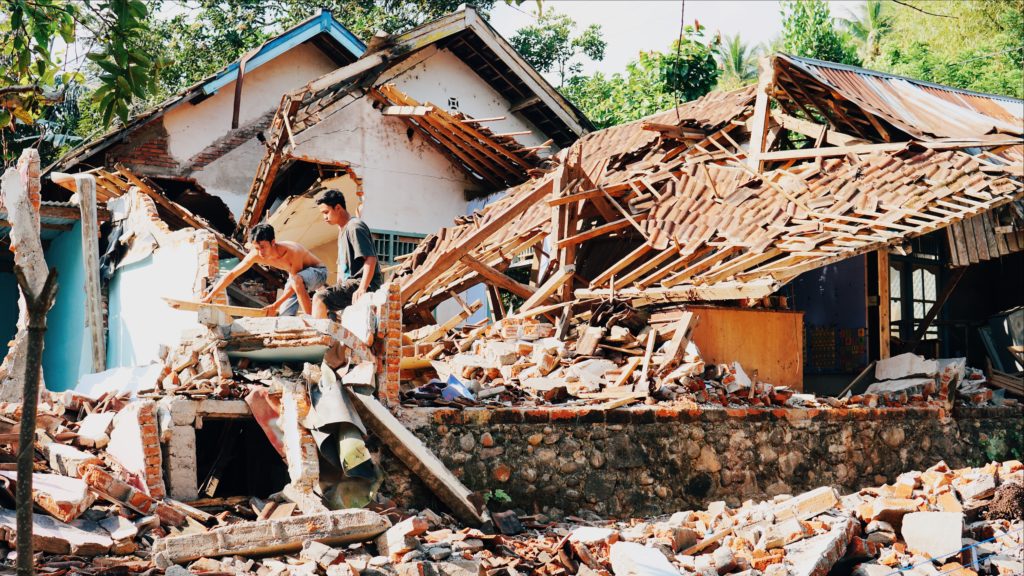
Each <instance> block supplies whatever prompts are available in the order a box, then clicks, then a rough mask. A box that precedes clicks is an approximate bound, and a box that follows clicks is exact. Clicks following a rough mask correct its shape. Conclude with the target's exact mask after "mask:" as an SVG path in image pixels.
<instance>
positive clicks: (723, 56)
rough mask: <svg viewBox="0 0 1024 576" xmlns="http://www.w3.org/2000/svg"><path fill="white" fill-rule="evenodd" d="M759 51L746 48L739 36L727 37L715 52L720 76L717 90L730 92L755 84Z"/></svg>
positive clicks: (755, 48)
mask: <svg viewBox="0 0 1024 576" xmlns="http://www.w3.org/2000/svg"><path fill="white" fill-rule="evenodd" d="M758 53H759V49H758V48H757V47H754V48H751V47H750V46H747V44H745V43H744V42H743V40H742V39H740V35H739V34H734V35H733V36H727V37H726V38H725V40H724V41H722V43H721V44H719V45H718V49H717V50H716V51H715V58H716V59H717V60H718V67H719V68H720V69H721V71H722V72H721V75H720V76H719V78H718V86H717V88H718V89H720V90H732V89H734V88H739V87H740V86H746V85H747V84H751V83H753V82H757V56H758Z"/></svg>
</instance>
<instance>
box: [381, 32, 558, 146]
mask: <svg viewBox="0 0 1024 576" xmlns="http://www.w3.org/2000/svg"><path fill="white" fill-rule="evenodd" d="M381 77H382V78H392V77H394V78H393V80H391V82H392V83H394V84H395V86H397V87H398V89H399V90H401V91H402V92H405V93H406V94H407V95H409V96H410V97H412V98H415V99H416V100H418V101H419V102H421V103H425V102H430V103H431V104H433V105H435V106H438V107H440V108H441V109H443V110H446V111H448V112H452V111H453V110H452V109H451V108H449V107H448V99H449V98H457V99H458V103H459V107H458V110H457V111H458V112H462V113H463V114H466V115H468V116H471V117H473V118H495V117H498V116H505V119H504V120H499V121H495V122H488V123H487V127H488V128H490V129H491V131H492V132H494V133H496V134H501V133H506V132H522V131H523V130H530V131H531V132H533V134H524V135H522V136H515V137H514V138H515V139H516V140H517V141H518V142H519V143H520V144H523V145H524V146H539V145H540V144H543V143H544V142H545V141H546V140H547V139H548V138H547V136H545V135H544V133H543V132H542V131H541V130H539V129H538V128H537V127H536V126H534V125H533V124H532V123H531V122H530V121H529V120H527V119H526V118H524V117H522V116H519V115H518V114H512V113H510V112H509V111H508V109H509V108H510V107H511V106H512V103H510V102H509V101H508V100H506V99H505V97H504V96H502V95H501V94H500V93H499V92H498V91H497V90H495V89H494V88H491V85H490V84H488V83H487V82H486V81H485V80H484V79H483V78H481V77H480V76H478V75H477V72H476V71H474V70H473V69H472V68H470V67H469V66H468V65H466V63H465V62H463V61H462V60H460V59H459V57H458V56H456V55H455V54H452V53H451V52H449V51H448V50H444V49H438V48H437V47H436V46H430V47H428V48H426V49H424V50H423V51H422V52H420V53H418V54H417V55H416V56H415V57H413V58H411V59H410V60H407V61H405V62H402V63H401V64H399V65H398V66H395V68H393V69H391V70H388V71H387V72H385V73H384V74H383V75H382V76H381ZM557 151H558V150H557V148H556V147H554V146H553V145H552V147H551V148H548V149H547V150H541V151H540V152H541V156H546V155H547V154H548V153H552V154H553V153H555V152H557Z"/></svg>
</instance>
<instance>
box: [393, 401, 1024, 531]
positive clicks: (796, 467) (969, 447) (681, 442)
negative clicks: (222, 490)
mask: <svg viewBox="0 0 1024 576" xmlns="http://www.w3.org/2000/svg"><path fill="white" fill-rule="evenodd" d="M403 419H404V420H405V421H406V422H407V425H409V426H410V427H411V429H412V430H413V431H414V432H415V433H416V435H417V436H419V437H420V438H421V439H422V440H423V441H424V442H425V443H426V444H427V446H428V447H429V448H431V449H432V450H433V451H434V452H435V453H436V454H437V455H438V457H440V458H441V460H442V461H444V463H445V464H446V465H447V466H449V467H450V468H451V469H452V471H453V472H454V473H455V474H456V475H458V476H459V477H460V478H461V479H462V481H463V482H464V483H466V485H467V486H468V487H469V488H470V489H471V490H474V491H480V492H487V491H493V490H497V489H501V490H503V491H505V492H506V493H507V494H508V495H509V496H511V498H512V503H511V506H512V507H513V508H517V509H520V510H524V511H526V512H527V513H533V512H544V513H546V514H551V515H554V516H559V515H563V514H576V515H580V514H583V515H586V514H587V511H591V512H593V513H595V514H597V515H599V516H602V517H608V516H613V517H629V516H649V515H657V514H667V513H673V512H676V511H679V510H698V509H702V508H704V507H706V505H707V503H708V502H712V501H716V500H725V501H726V502H727V503H729V505H731V506H737V505H739V504H740V503H741V502H742V501H744V500H746V499H748V498H753V499H755V500H756V499H761V498H766V497H771V496H774V495H777V494H783V493H788V494H799V493H801V492H803V491H806V490H810V489H812V488H816V487H818V486H821V485H832V486H835V487H836V488H837V489H839V490H840V491H841V492H842V493H849V492H853V491H856V490H859V489H860V488H861V487H863V486H875V485H880V484H882V483H885V482H892V481H894V480H895V478H896V476H897V475H898V474H900V473H901V472H905V471H907V470H915V469H916V470H923V469H925V468H928V467H929V466H931V465H933V464H935V462H937V461H939V460H945V461H946V462H947V463H948V464H949V465H950V466H952V467H963V466H968V465H975V466H976V465H980V464H981V463H983V462H988V461H991V460H999V459H1006V458H1020V457H1021V452H1022V450H1024V448H1022V435H1024V419H1022V418H1021V414H1020V411H1019V410H1013V409H1004V408H988V409H969V410H965V411H964V412H963V413H962V414H961V413H958V414H957V415H956V416H955V417H951V416H949V415H948V414H946V413H944V411H942V410H940V409H935V408H932V409H924V408H898V409H885V410H870V409H862V410H829V411H824V410H822V411H818V410H776V411H772V412H768V411H759V410H751V411H747V410H744V409H740V410H708V411H699V410H693V411H688V410H675V409H671V408H665V407H646V406H644V407H636V408H628V409H618V410H614V411H609V412H600V411H596V410H581V409H576V410H572V409H565V408H559V409H499V410H485V409H466V410H463V411H458V410H452V409H425V408H424V409H413V410H409V411H406V412H405V416H403ZM382 461H383V462H384V465H385V467H386V469H387V472H388V480H387V482H388V483H389V484H390V485H389V486H386V487H385V490H384V493H386V494H391V495H400V496H399V498H400V499H401V498H405V501H402V502H399V504H404V505H412V506H424V505H426V506H431V505H436V504H433V503H432V501H431V496H430V494H429V491H427V490H426V488H425V487H424V486H423V485H422V484H421V483H420V482H419V481H418V480H416V479H414V478H412V477H410V475H409V473H408V471H407V470H405V469H404V468H402V467H401V465H400V464H396V463H395V459H394V458H391V457H390V456H389V455H388V454H387V453H386V452H385V454H384V455H383V456H382Z"/></svg>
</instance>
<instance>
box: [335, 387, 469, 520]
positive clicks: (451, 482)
mask: <svg viewBox="0 0 1024 576" xmlns="http://www.w3.org/2000/svg"><path fill="white" fill-rule="evenodd" d="M346 391H347V392H348V394H349V395H350V396H351V397H352V398H353V400H354V404H355V406H356V410H357V411H358V412H359V416H360V417H361V418H362V419H363V421H364V422H365V423H366V425H367V426H368V427H369V428H370V431H371V432H373V434H374V435H376V436H377V437H378V438H380V439H381V442H383V443H384V445H386V446H387V447H388V449H389V450H391V452H392V453H393V454H394V455H395V456H397V457H398V458H399V459H400V460H401V461H402V463H404V464H405V465H406V466H407V467H409V469H410V470H412V471H413V472H414V473H415V474H416V475H417V476H419V477H420V479H421V480H423V482H424V484H426V485H427V487H429V488H430V489H431V490H433V492H434V494H436V495H437V497H438V498H439V499H440V500H441V501H442V502H444V503H445V504H446V505H447V506H448V507H449V508H451V510H452V513H453V514H454V515H455V516H456V517H457V518H459V519H460V520H462V521H463V522H466V523H468V524H472V525H474V526H479V525H480V524H483V522H484V521H485V520H486V519H487V516H488V515H487V511H486V509H481V508H478V507H477V506H476V505H475V504H473V502H472V501H471V500H470V495H471V492H470V491H469V488H466V486H465V485H464V484H463V483H462V482H461V481H460V480H459V479H458V478H456V477H455V475H454V474H452V473H451V471H450V470H448V468H447V467H446V466H445V465H444V463H443V462H441V461H440V460H439V459H438V458H437V456H435V455H434V453H433V452H431V451H430V449H429V448H427V447H426V446H425V445H424V444H423V442H422V441H420V439H419V438H417V437H416V436H415V435H414V434H413V433H412V432H410V431H409V429H408V428H406V427H405V426H404V425H403V424H402V423H401V422H400V421H399V420H398V418H395V416H394V414H392V413H391V412H390V411H389V410H388V409H387V408H386V407H385V406H384V405H383V404H381V403H380V402H378V401H377V399H376V398H374V397H372V396H366V395H364V394H358V393H356V392H353V391H351V390H348V389H346Z"/></svg>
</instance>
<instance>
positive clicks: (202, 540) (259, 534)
mask: <svg viewBox="0 0 1024 576" xmlns="http://www.w3.org/2000/svg"><path fill="white" fill-rule="evenodd" d="M389 524H390V523H389V522H388V520H387V518H385V517H383V516H381V515H380V514H377V513H376V512H371V511H369V510H336V511H333V512H327V513H323V514H313V515H306V516H292V517H289V518H281V519H279V520H264V521H260V522H245V523H241V524H233V525H230V526H222V527H220V528H215V529H213V530H210V531H209V532H203V533H200V534H186V535H183V536H174V537H169V538H161V539H158V540H157V541H156V542H154V543H153V559H154V560H155V562H156V564H157V566H159V567H161V568H167V567H168V566H171V565H173V564H180V563H182V562H188V561H191V560H196V559H198V558H202V557H204V556H212V557H216V556H230V555H234V554H238V555H243V556H247V555H258V554H259V555H263V554H281V553H291V552H298V551H299V550H301V549H302V545H303V543H304V542H306V541H307V540H316V541H318V542H321V543H323V544H328V545H335V544H348V543H352V542H364V541H367V540H370V539H372V538H375V537H376V536H378V535H380V534H382V533H383V532H384V531H385V530H387V529H388V527H389Z"/></svg>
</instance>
